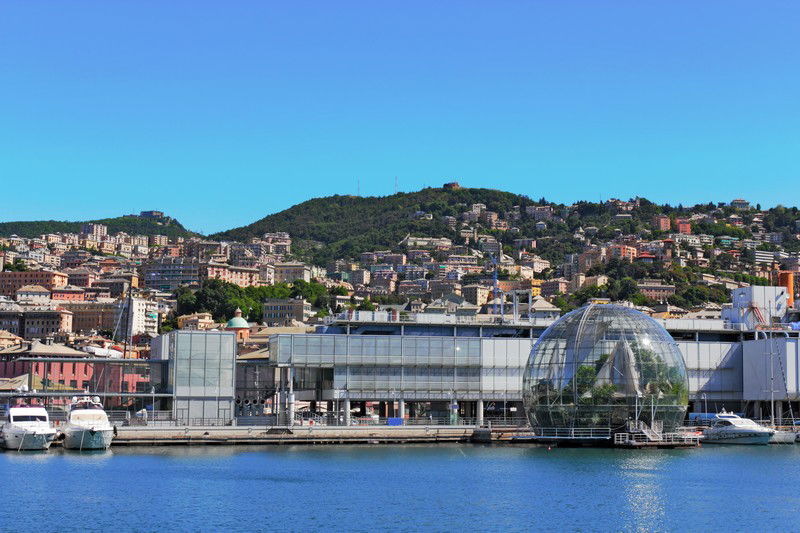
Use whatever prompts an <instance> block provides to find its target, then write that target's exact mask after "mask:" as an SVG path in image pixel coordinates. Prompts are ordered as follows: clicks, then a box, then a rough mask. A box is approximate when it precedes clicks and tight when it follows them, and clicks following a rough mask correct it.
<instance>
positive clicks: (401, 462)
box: [0, 445, 800, 532]
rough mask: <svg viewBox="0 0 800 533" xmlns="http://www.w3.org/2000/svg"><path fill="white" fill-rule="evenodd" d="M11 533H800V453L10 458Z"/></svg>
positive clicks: (7, 503) (236, 453) (186, 452)
mask: <svg viewBox="0 0 800 533" xmlns="http://www.w3.org/2000/svg"><path fill="white" fill-rule="evenodd" d="M0 474H2V480H1V481H0V483H2V485H0V487H1V488H0V490H1V491H2V498H3V501H2V505H0V530H2V531H37V532H38V531H109V530H112V529H116V530H119V531H167V530H169V531H226V530H227V531H233V530H236V531H241V530H248V531H252V530H265V531H268V530H280V531H323V530H325V531H332V530H337V531H383V530H391V531H464V530H472V531H487V530H494V531H531V530H548V531H553V530H558V531H562V530H569V531H609V530H614V531H620V530H624V531H637V530H641V531H650V530H660V531H664V530H673V531H674V530H681V531H685V530H692V531H700V530H712V531H718V530H725V531H735V530H739V531H754V530H758V531H767V530H780V531H787V530H798V529H800V513H798V511H797V510H798V509H800V490H798V488H799V487H798V481H800V446H769V447H767V446H762V447H757V446H753V447H712V446H707V447H704V448H701V449H696V450H671V451H661V450H659V451H656V450H647V451H630V450H582V449H553V450H548V449H547V448H541V447H529V446H520V447H510V446H477V445H443V446H339V447H333V446H318V447H311V446H291V447H288V446H287V447H247V448H243V447H236V448H234V447H191V448H190V447H170V448H116V449H114V450H113V451H111V452H102V453H86V452H84V453H82V454H81V453H70V452H66V451H61V450H51V451H50V452H48V453H28V454H19V453H13V452H6V453H0Z"/></svg>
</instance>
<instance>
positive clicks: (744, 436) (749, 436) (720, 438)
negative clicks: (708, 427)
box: [703, 432, 773, 444]
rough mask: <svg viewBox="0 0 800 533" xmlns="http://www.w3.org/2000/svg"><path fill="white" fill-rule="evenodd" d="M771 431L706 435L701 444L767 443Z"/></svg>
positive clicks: (770, 436)
mask: <svg viewBox="0 0 800 533" xmlns="http://www.w3.org/2000/svg"><path fill="white" fill-rule="evenodd" d="M772 435H773V434H772V432H746V433H745V432H742V433H726V434H724V435H706V436H705V437H704V438H703V444H769V442H770V439H771V438H772Z"/></svg>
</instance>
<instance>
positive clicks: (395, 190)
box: [394, 176, 397, 194]
mask: <svg viewBox="0 0 800 533" xmlns="http://www.w3.org/2000/svg"><path fill="white" fill-rule="evenodd" d="M394 193H395V194H397V176H395V177H394Z"/></svg>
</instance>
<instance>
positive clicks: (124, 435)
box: [112, 426, 475, 446]
mask: <svg viewBox="0 0 800 533" xmlns="http://www.w3.org/2000/svg"><path fill="white" fill-rule="evenodd" d="M118 431H119V432H118V434H117V436H116V437H115V438H114V440H113V441H112V446H172V445H257V444H269V445H281V444H406V443H437V442H470V441H471V439H472V435H473V433H474V432H475V426H397V427H395V426H355V427H346V426H345V427H339V426H292V427H288V426H282V427H281V426H270V427H263V426H262V427H253V426H246V427H245V426H209V427H188V426H187V427H122V428H119V430H118Z"/></svg>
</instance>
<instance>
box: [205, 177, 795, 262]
mask: <svg viewBox="0 0 800 533" xmlns="http://www.w3.org/2000/svg"><path fill="white" fill-rule="evenodd" d="M639 202H640V206H639V207H638V208H636V209H634V210H633V211H632V212H631V213H630V218H627V219H624V218H623V219H618V218H615V215H617V214H618V213H619V211H618V210H617V209H616V208H615V207H614V206H613V205H610V204H609V203H595V202H585V201H581V202H577V203H576V204H574V206H572V208H571V209H569V211H568V214H566V216H567V218H565V219H561V220H552V221H548V223H547V227H546V228H545V229H537V228H536V221H535V220H534V219H533V217H530V216H528V215H526V213H525V208H526V206H529V205H550V206H552V207H553V208H554V211H555V212H556V213H557V214H561V213H562V211H563V209H562V208H563V207H564V206H563V205H560V204H553V203H550V202H546V201H545V199H544V198H542V199H540V200H536V201H534V200H532V199H531V198H529V197H527V196H523V195H519V194H513V193H509V192H503V191H498V190H493V189H457V190H447V189H442V188H427V189H423V190H421V191H416V192H410V193H398V194H394V195H391V196H383V197H367V198H363V197H357V196H338V195H337V196H330V197H326V198H315V199H312V200H308V201H306V202H303V203H300V204H297V205H295V206H293V207H290V208H289V209H286V210H284V211H281V212H279V213H275V214H273V215H269V216H267V217H264V218H262V219H261V220H258V221H256V222H254V223H252V224H250V225H247V226H243V227H240V228H235V229H231V230H228V231H224V232H220V233H217V234H214V235H211V238H213V239H219V240H237V241H246V240H247V239H249V238H251V237H259V236H261V235H262V234H264V233H266V232H275V231H285V232H288V233H289V234H290V235H291V236H292V239H293V242H294V244H293V250H294V252H295V254H296V255H297V256H298V257H299V258H302V259H306V260H310V261H312V262H314V263H316V264H319V265H326V264H327V263H328V262H330V261H331V260H334V259H339V258H357V257H358V255H359V254H360V253H361V252H364V251H369V250H375V249H381V248H395V249H396V248H397V246H396V245H397V243H398V242H399V241H400V240H402V239H403V237H405V236H406V235H407V234H409V233H412V234H414V235H425V236H430V237H448V238H451V239H453V240H454V242H461V240H460V239H459V238H458V236H457V235H456V234H455V232H454V231H452V230H451V229H450V228H449V227H448V226H447V225H446V224H444V223H443V222H442V217H443V216H447V215H450V216H455V217H458V216H459V215H460V214H461V213H462V212H464V211H466V210H468V209H469V207H470V205H471V204H473V203H483V204H485V205H486V207H487V209H488V210H490V211H496V212H498V213H500V214H501V217H502V216H503V214H504V213H505V212H507V211H509V210H511V208H512V207H513V206H515V205H518V206H520V211H521V218H520V219H519V220H516V221H514V222H511V223H510V224H511V225H513V226H515V227H517V228H518V229H519V231H518V232H511V231H488V230H485V229H481V233H491V234H493V235H494V236H495V237H497V239H498V240H499V241H500V242H501V243H503V244H504V245H505V246H506V247H507V250H508V251H510V249H511V248H510V245H511V244H512V242H513V240H514V239H515V238H519V237H533V238H536V239H537V254H539V255H541V256H542V257H544V258H545V259H548V260H550V261H551V262H554V263H558V262H561V261H563V260H564V257H565V255H566V254H571V253H579V252H581V251H582V250H583V249H584V247H585V243H583V242H581V241H580V240H576V239H575V238H574V237H573V236H574V234H575V232H576V231H579V230H580V229H581V228H594V231H596V232H597V235H596V238H597V239H600V240H610V239H612V238H613V237H614V236H615V235H617V234H620V233H621V234H640V235H649V236H650V237H651V238H663V237H665V236H666V234H667V232H659V231H655V230H654V229H653V227H652V217H653V215H656V214H664V215H668V216H670V217H671V218H673V220H674V218H675V217H684V216H690V215H692V214H694V213H710V212H714V211H717V212H718V215H717V216H718V217H726V216H728V215H731V214H733V213H736V214H739V215H741V216H742V218H743V219H744V223H745V227H743V228H742V227H733V226H730V225H728V224H725V223H718V224H707V223H697V224H693V231H694V233H708V234H711V235H731V236H734V237H738V238H750V237H751V236H752V234H751V231H750V230H749V229H748V228H749V225H750V223H751V222H752V221H753V217H754V214H755V212H756V210H749V211H744V212H743V211H736V210H735V209H733V208H731V207H730V206H728V205H727V204H725V203H717V204H714V203H708V204H698V205H695V206H692V207H684V206H682V205H678V206H670V205H666V204H665V205H658V204H654V203H652V202H649V201H648V200H646V199H644V198H641V199H640V200H639ZM759 207H760V206H759ZM417 211H423V212H425V213H430V214H432V215H433V220H415V218H414V214H415V213H416V212H417ZM798 219H800V212H798V209H797V208H796V207H791V208H786V207H782V206H778V207H774V208H771V209H769V210H768V211H767V212H766V213H765V216H764V221H763V226H764V229H765V230H766V231H773V232H780V233H783V234H784V237H785V240H784V244H783V246H784V249H785V250H787V251H798V250H800V241H798V240H797V239H796V237H795V234H796V229H795V228H796V224H797V221H798Z"/></svg>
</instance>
